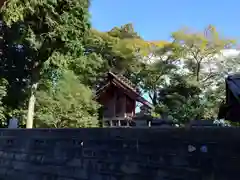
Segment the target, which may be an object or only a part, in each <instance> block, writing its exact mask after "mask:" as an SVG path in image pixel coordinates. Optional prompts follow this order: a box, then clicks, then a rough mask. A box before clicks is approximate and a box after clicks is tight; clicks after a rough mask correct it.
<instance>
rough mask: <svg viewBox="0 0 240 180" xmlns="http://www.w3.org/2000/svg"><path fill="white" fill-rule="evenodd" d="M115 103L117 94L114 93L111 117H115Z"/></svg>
mask: <svg viewBox="0 0 240 180" xmlns="http://www.w3.org/2000/svg"><path fill="white" fill-rule="evenodd" d="M116 101H117V94H116V92H115V91H114V95H113V113H112V114H113V117H114V118H115V117H116Z"/></svg>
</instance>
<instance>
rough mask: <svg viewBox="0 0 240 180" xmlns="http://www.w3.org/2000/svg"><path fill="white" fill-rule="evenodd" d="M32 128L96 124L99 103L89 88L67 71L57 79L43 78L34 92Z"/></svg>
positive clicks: (89, 125) (90, 125) (94, 125)
mask: <svg viewBox="0 0 240 180" xmlns="http://www.w3.org/2000/svg"><path fill="white" fill-rule="evenodd" d="M36 97H37V103H36V118H35V119H36V120H35V121H36V127H48V128H66V127H70V128H79V127H97V126H98V119H97V118H98V117H97V112H98V108H99V105H98V103H96V102H95V101H93V100H92V99H93V94H92V92H91V90H90V89H89V88H87V87H86V86H85V85H83V84H81V83H80V82H79V79H78V78H77V76H76V75H75V74H74V73H73V72H71V71H65V72H62V73H61V76H59V80H57V81H55V82H54V81H52V80H48V79H46V80H43V81H42V82H41V83H40V86H39V91H37V93H36Z"/></svg>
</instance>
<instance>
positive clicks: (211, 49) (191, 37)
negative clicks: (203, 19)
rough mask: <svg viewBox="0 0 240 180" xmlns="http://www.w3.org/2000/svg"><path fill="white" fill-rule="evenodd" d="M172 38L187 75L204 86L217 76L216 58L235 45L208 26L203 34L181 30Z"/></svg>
mask: <svg viewBox="0 0 240 180" xmlns="http://www.w3.org/2000/svg"><path fill="white" fill-rule="evenodd" d="M172 37H173V42H174V43H175V44H177V46H178V47H179V51H181V54H182V55H181V56H182V59H184V61H185V62H184V63H185V65H186V67H187V69H189V71H190V73H189V75H191V76H193V77H194V78H195V79H196V81H198V82H200V83H202V84H203V83H204V84H206V83H207V82H208V81H211V79H213V78H214V77H216V76H217V75H218V72H216V71H215V70H214V69H215V65H216V64H217V63H219V62H217V61H218V56H219V55H220V54H221V51H222V50H223V49H226V48H229V47H231V46H232V45H233V44H234V43H235V42H234V41H233V40H230V39H226V38H222V37H221V36H220V35H219V34H218V32H217V30H216V28H215V27H214V26H212V25H209V26H208V27H207V28H206V29H205V30H204V32H191V31H190V30H189V29H183V30H180V31H177V32H174V33H173V34H172ZM207 84H208V85H209V83H207Z"/></svg>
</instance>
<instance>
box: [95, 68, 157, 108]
mask: <svg viewBox="0 0 240 180" xmlns="http://www.w3.org/2000/svg"><path fill="white" fill-rule="evenodd" d="M107 79H108V81H106V82H105V84H104V85H102V86H101V88H99V89H97V91H96V97H98V96H99V95H100V93H101V92H103V91H105V89H106V88H108V87H109V86H110V85H111V84H113V85H115V86H118V87H120V88H124V89H126V90H127V91H128V92H130V93H133V94H134V95H135V96H136V101H138V102H141V103H142V104H144V105H146V106H148V107H149V108H153V105H152V104H151V103H149V102H148V101H147V100H146V99H145V98H143V97H142V96H141V95H140V93H139V92H138V89H137V88H136V86H135V85H134V84H133V83H132V82H131V81H130V80H129V79H127V78H126V77H124V76H123V75H116V74H114V73H112V72H108V73H107Z"/></svg>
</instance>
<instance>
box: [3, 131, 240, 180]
mask: <svg viewBox="0 0 240 180" xmlns="http://www.w3.org/2000/svg"><path fill="white" fill-rule="evenodd" d="M239 175H240V130H238V129H232V128H229V129H220V128H215V129H191V130H186V129H111V128H109V129H52V130H46V129H33V130H24V129H19V130H9V129H1V130H0V180H17V179H19V180H208V179H209V180H210V179H211V180H213V179H216V180H235V179H236V180H238V179H239V177H240V176H239Z"/></svg>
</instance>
